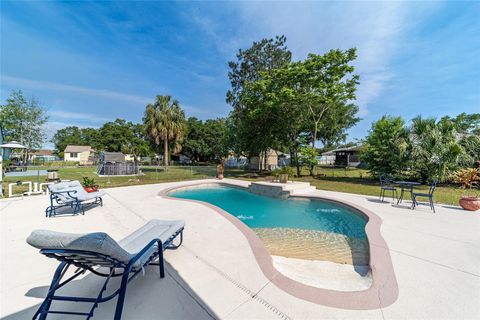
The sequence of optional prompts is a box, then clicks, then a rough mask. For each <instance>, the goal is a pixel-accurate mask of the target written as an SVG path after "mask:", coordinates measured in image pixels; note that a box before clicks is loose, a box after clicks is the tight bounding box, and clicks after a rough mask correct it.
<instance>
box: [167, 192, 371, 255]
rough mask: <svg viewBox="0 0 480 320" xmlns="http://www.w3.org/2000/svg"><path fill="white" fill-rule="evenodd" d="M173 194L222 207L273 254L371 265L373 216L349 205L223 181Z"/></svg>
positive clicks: (173, 193) (172, 194)
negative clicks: (273, 194) (370, 220)
mask: <svg viewBox="0 0 480 320" xmlns="http://www.w3.org/2000/svg"><path fill="white" fill-rule="evenodd" d="M169 196H171V197H175V198H182V199H189V200H198V201H204V202H207V203H210V204H213V205H215V206H217V207H220V208H222V209H223V210H225V211H226V212H228V213H229V214H231V215H234V216H235V217H237V218H238V219H240V220H241V221H242V222H244V223H245V224H246V225H247V226H249V227H250V228H251V229H253V230H254V231H255V233H256V234H257V235H258V236H259V237H260V239H261V240H262V241H263V242H264V244H265V246H266V248H267V250H268V251H269V252H270V253H271V254H272V255H280V256H286V257H293V258H302V259H311V260H330V261H333V262H337V263H348V264H356V265H366V264H368V242H367V239H366V234H365V225H366V223H367V221H366V219H365V218H363V217H362V216H360V215H359V214H358V213H357V212H355V211H354V210H353V209H350V208H348V207H347V206H342V205H340V204H336V203H334V202H329V201H322V200H314V199H306V198H288V199H280V198H271V197H265V196H261V195H257V194H254V193H251V192H249V191H247V190H242V189H240V188H235V187H228V186H220V185H219V186H211V185H207V186H196V187H194V188H185V189H177V190H174V191H172V192H170V193H169Z"/></svg>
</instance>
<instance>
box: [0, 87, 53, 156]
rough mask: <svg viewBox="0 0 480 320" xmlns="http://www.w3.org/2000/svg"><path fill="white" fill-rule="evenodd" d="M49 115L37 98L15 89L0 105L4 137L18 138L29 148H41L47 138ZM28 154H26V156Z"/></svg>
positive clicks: (0, 120)
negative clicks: (46, 127) (46, 125)
mask: <svg viewBox="0 0 480 320" xmlns="http://www.w3.org/2000/svg"><path fill="white" fill-rule="evenodd" d="M47 120H48V117H47V115H46V113H45V110H44V109H43V108H42V107H41V106H40V104H39V102H38V101H37V100H36V99H35V98H31V99H27V98H26V97H25V96H24V95H23V93H22V91H21V90H18V91H13V92H12V94H11V95H10V96H9V97H8V98H7V101H6V104H5V105H1V106H0V123H1V125H2V129H3V133H4V135H5V137H4V139H5V140H6V141H9V140H16V141H18V142H20V143H21V144H23V145H25V146H26V147H27V148H28V150H32V149H37V148H40V147H41V146H42V144H43V142H44V139H45V127H44V124H45V123H46V122H47ZM26 156H27V155H26V154H25V157H26Z"/></svg>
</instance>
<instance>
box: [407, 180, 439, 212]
mask: <svg viewBox="0 0 480 320" xmlns="http://www.w3.org/2000/svg"><path fill="white" fill-rule="evenodd" d="M437 183H438V181H437V180H433V181H432V184H431V185H430V188H429V189H428V193H420V192H412V210H415V207H417V206H418V201H417V198H418V197H423V198H428V203H429V205H430V209H432V210H433V213H435V206H434V205H433V193H434V192H435V189H436V188H437Z"/></svg>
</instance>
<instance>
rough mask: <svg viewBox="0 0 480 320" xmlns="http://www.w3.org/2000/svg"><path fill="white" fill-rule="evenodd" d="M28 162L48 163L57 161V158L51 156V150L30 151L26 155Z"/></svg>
mask: <svg viewBox="0 0 480 320" xmlns="http://www.w3.org/2000/svg"><path fill="white" fill-rule="evenodd" d="M28 160H29V161H31V162H33V161H44V162H49V161H56V160H59V158H58V157H57V156H56V155H54V154H53V150H47V149H40V150H32V151H31V152H30V153H29V154H28Z"/></svg>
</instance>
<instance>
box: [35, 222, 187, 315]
mask: <svg viewBox="0 0 480 320" xmlns="http://www.w3.org/2000/svg"><path fill="white" fill-rule="evenodd" d="M184 226H185V222H184V221H181V220H178V221H167V220H150V221H149V222H148V223H146V224H145V225H144V226H143V227H141V228H140V229H138V230H136V231H135V232H133V233H132V234H130V235H129V236H127V237H126V238H124V239H123V240H120V241H118V242H116V241H115V240H113V239H112V238H111V237H110V236H108V234H106V233H103V232H95V233H86V234H74V233H63V232H55V231H47V230H35V231H33V232H32V234H31V235H30V236H29V237H28V238H27V242H28V244H30V245H31V246H33V247H35V248H38V249H40V253H42V254H44V255H46V256H47V257H49V258H55V259H57V260H59V261H61V263H60V265H59V266H58V268H57V270H56V272H55V275H54V276H53V279H52V282H51V285H50V288H49V290H48V294H47V297H46V298H45V300H44V301H43V303H42V304H41V305H40V308H39V309H38V311H37V312H36V313H35V315H34V316H33V319H36V318H37V317H38V316H40V318H39V319H41V320H43V319H46V317H47V315H48V314H65V315H79V316H86V319H90V318H91V317H93V312H94V310H95V308H96V307H97V306H98V304H99V303H102V302H106V301H109V300H111V299H113V298H115V297H116V296H117V295H118V300H117V306H116V309H115V316H114V319H115V320H120V319H121V317H122V310H123V304H124V300H125V293H126V290H127V285H128V283H129V282H130V281H131V280H132V279H133V278H134V277H135V276H136V275H137V274H138V273H139V272H141V271H142V270H144V267H145V266H147V265H158V266H159V269H160V278H163V277H165V271H164V262H163V251H164V250H166V249H177V248H178V247H179V246H180V245H181V244H182V242H183V228H184ZM179 235H180V240H179V243H178V244H174V240H175V238H177V236H179ZM157 258H158V262H154V260H156V259H157ZM71 265H73V266H74V267H77V270H76V271H75V272H74V274H73V275H72V276H70V277H68V278H67V279H66V280H64V281H63V282H61V280H62V278H63V277H64V276H65V273H66V271H67V269H68V268H69V267H70V266H71ZM97 267H100V268H97ZM86 271H90V272H92V273H93V274H95V275H98V276H101V277H105V278H106V279H105V282H104V284H103V286H102V288H101V290H100V292H99V293H98V296H97V297H91V298H85V297H72V296H62V295H56V294H55V291H56V290H57V289H59V288H61V287H63V286H64V285H65V284H67V283H68V282H70V281H72V280H73V279H75V278H77V277H78V276H79V275H81V274H83V273H85V272H86ZM120 276H121V277H122V281H121V285H120V288H118V289H116V290H115V291H114V292H113V293H111V294H110V295H108V296H106V297H104V296H103V294H104V291H106V289H107V284H108V282H109V280H110V279H111V278H112V277H120ZM52 301H75V302H83V303H91V304H92V307H91V309H90V311H89V312H72V311H57V310H50V306H51V303H52Z"/></svg>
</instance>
